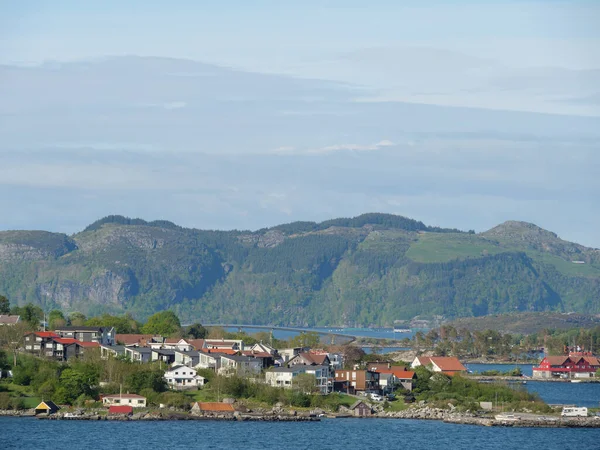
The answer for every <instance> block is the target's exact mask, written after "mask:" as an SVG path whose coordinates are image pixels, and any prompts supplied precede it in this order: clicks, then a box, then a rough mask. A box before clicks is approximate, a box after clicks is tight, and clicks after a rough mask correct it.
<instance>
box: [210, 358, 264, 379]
mask: <svg viewBox="0 0 600 450" xmlns="http://www.w3.org/2000/svg"><path fill="white" fill-rule="evenodd" d="M220 356H221V367H220V368H219V370H218V372H219V374H222V375H232V374H237V375H252V374H258V373H260V371H261V369H262V361H261V360H259V359H256V358H251V357H249V356H237V355H220Z"/></svg>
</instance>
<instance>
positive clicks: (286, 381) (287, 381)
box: [265, 364, 333, 394]
mask: <svg viewBox="0 0 600 450" xmlns="http://www.w3.org/2000/svg"><path fill="white" fill-rule="evenodd" d="M301 374H309V375H313V376H314V377H315V387H316V388H317V389H318V390H319V392H320V393H321V394H328V393H329V392H331V391H332V388H333V385H332V383H331V372H330V369H329V366H307V365H301V364H298V365H295V366H292V367H275V368H273V369H271V370H268V371H267V372H265V381H266V383H267V384H269V385H271V386H273V387H283V388H291V387H292V386H294V379H295V378H296V377H297V376H298V375H301Z"/></svg>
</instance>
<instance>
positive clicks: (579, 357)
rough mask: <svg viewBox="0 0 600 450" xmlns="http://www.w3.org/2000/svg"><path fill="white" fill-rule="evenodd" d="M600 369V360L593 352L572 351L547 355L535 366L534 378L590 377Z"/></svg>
mask: <svg viewBox="0 0 600 450" xmlns="http://www.w3.org/2000/svg"><path fill="white" fill-rule="evenodd" d="M598 369H600V361H599V360H598V358H596V357H595V356H593V355H592V353H591V352H570V353H569V354H568V355H562V356H546V357H545V358H544V359H542V361H541V362H540V365H539V366H538V367H534V368H533V378H589V377H593V376H594V374H595V373H596V371H597V370H598Z"/></svg>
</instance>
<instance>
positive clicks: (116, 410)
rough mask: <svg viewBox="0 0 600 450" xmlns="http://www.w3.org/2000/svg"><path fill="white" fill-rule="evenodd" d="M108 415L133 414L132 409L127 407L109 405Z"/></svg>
mask: <svg viewBox="0 0 600 450" xmlns="http://www.w3.org/2000/svg"><path fill="white" fill-rule="evenodd" d="M108 413H109V414H126V415H128V416H130V415H131V414H133V407H131V406H127V405H111V406H110V407H109V408H108Z"/></svg>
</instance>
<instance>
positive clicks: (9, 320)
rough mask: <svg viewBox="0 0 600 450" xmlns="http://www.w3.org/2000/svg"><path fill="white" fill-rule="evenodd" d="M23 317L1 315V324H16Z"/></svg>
mask: <svg viewBox="0 0 600 450" xmlns="http://www.w3.org/2000/svg"><path fill="white" fill-rule="evenodd" d="M20 317H21V316H17V315H10V314H8V315H6V314H4V315H3V314H0V323H1V324H15V323H17V322H18V321H19V318H20Z"/></svg>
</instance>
